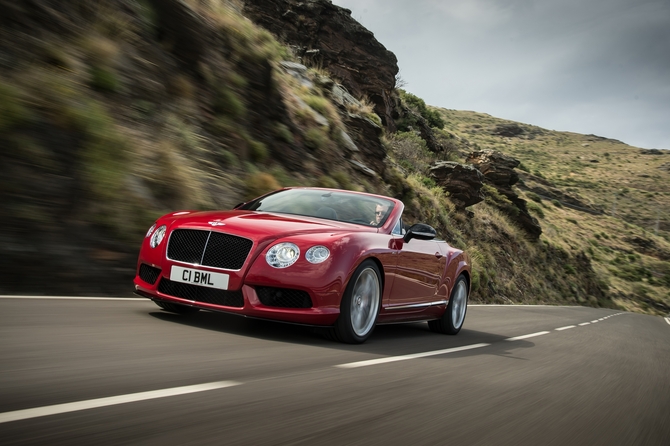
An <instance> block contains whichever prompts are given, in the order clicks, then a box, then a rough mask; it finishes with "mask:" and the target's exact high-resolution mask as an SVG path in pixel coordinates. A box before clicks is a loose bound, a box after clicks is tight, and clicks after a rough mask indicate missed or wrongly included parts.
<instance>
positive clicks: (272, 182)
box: [245, 172, 281, 200]
mask: <svg viewBox="0 0 670 446" xmlns="http://www.w3.org/2000/svg"><path fill="white" fill-rule="evenodd" d="M279 188H281V186H280V185H279V183H278V182H277V180H276V179H275V177H274V176H272V175H271V174H269V173H265V172H257V173H253V174H251V175H249V176H248V177H247V179H246V190H245V200H251V199H252V198H256V197H258V196H261V195H263V194H266V193H268V192H272V191H273V190H277V189H279Z"/></svg>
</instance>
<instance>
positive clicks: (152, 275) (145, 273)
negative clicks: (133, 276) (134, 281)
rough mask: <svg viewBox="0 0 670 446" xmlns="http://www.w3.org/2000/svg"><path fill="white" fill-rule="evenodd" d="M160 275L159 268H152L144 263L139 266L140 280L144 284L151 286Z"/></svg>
mask: <svg viewBox="0 0 670 446" xmlns="http://www.w3.org/2000/svg"><path fill="white" fill-rule="evenodd" d="M160 273H161V270H160V268H154V267H153V266H149V265H147V264H146V263H143V264H141V265H140V279H142V280H144V281H145V282H146V283H149V284H151V285H153V284H154V283H156V279H158V276H159V275H160Z"/></svg>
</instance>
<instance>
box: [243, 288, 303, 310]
mask: <svg viewBox="0 0 670 446" xmlns="http://www.w3.org/2000/svg"><path fill="white" fill-rule="evenodd" d="M256 294H257V295H258V299H259V300H260V301H261V303H262V304H263V305H266V306H268V307H282V308H311V307H312V299H311V298H310V297H309V294H308V293H307V292H305V291H301V290H291V289H288V288H271V287H264V286H259V287H256Z"/></svg>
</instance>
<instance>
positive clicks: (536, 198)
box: [526, 192, 542, 203]
mask: <svg viewBox="0 0 670 446" xmlns="http://www.w3.org/2000/svg"><path fill="white" fill-rule="evenodd" d="M526 196H527V197H528V198H530V199H531V200H533V201H535V202H537V203H542V198H541V197H540V196H539V195H538V194H536V193H535V192H526Z"/></svg>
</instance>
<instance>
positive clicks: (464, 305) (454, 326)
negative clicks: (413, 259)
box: [428, 274, 468, 335]
mask: <svg viewBox="0 0 670 446" xmlns="http://www.w3.org/2000/svg"><path fill="white" fill-rule="evenodd" d="M467 310H468V279H466V278H465V275H463V274H461V275H460V276H458V279H456V284H455V285H454V288H453V289H452V290H451V297H450V298H449V305H447V311H445V312H444V314H443V315H442V317H441V318H440V319H437V320H434V321H428V327H429V328H430V329H431V330H432V331H435V332H437V333H444V334H450V335H455V334H458V332H459V331H461V327H462V326H463V321H465V313H466V312H467Z"/></svg>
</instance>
